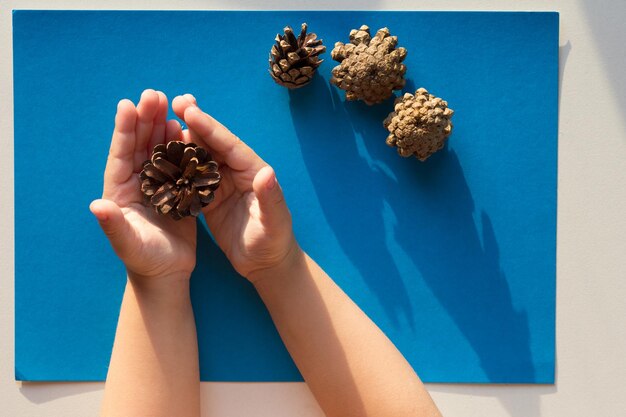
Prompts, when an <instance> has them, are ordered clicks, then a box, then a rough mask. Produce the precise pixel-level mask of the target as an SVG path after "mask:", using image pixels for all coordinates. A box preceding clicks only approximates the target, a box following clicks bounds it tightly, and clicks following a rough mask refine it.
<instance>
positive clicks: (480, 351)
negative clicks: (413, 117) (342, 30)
mask: <svg viewBox="0 0 626 417" xmlns="http://www.w3.org/2000/svg"><path fill="white" fill-rule="evenodd" d="M415 89H416V88H415V85H414V84H413V83H412V82H410V81H408V82H407V85H406V87H405V89H404V91H406V92H411V93H414V92H415ZM391 100H392V99H390V101H389V103H387V102H386V103H383V104H380V105H377V106H366V105H365V104H363V103H349V102H346V103H345V105H344V107H345V110H346V113H347V114H348V116H349V118H350V121H351V124H352V126H353V129H354V131H356V132H358V133H359V134H360V135H361V136H362V139H363V144H364V146H365V147H366V152H367V153H368V154H370V155H373V157H374V159H375V161H374V164H375V165H377V166H380V167H383V168H381V170H385V171H387V172H391V173H392V174H391V175H387V176H382V177H381V178H384V179H385V181H386V182H385V183H384V184H383V185H382V186H381V187H379V189H380V190H381V191H382V197H383V199H384V201H386V203H387V204H388V205H389V207H390V209H391V210H392V211H393V212H394V214H395V217H396V218H398V219H401V221H400V222H399V223H398V226H397V227H395V228H394V230H393V233H392V238H393V241H394V243H395V244H397V245H399V246H400V247H402V248H403V249H404V252H405V253H406V254H407V255H408V256H409V257H410V258H411V260H412V262H413V264H414V265H415V266H416V268H417V269H418V270H419V271H420V273H421V276H422V279H423V280H424V281H425V283H426V284H427V286H428V287H429V288H430V290H431V291H432V293H433V294H434V295H435V297H436V298H437V300H438V301H439V302H440V304H441V305H442V306H443V307H444V308H445V310H446V311H447V313H448V315H449V316H450V318H451V319H452V320H453V321H454V323H455V324H456V326H457V327H458V329H459V330H460V331H461V333H462V334H463V336H464V337H465V339H466V340H467V341H468V342H469V344H470V345H471V347H472V348H473V350H474V352H475V353H476V355H477V356H478V358H479V359H480V364H481V367H482V368H483V370H484V372H485V374H486V375H487V379H488V380H489V381H491V382H494V383H497V382H510V381H511V377H512V376H513V377H514V379H515V382H519V383H532V382H534V381H535V373H536V372H535V368H534V365H533V358H532V353H531V350H530V342H531V341H530V329H529V324H528V317H527V314H526V312H525V311H523V310H521V311H519V310H517V309H516V308H515V307H514V305H513V301H512V297H511V290H510V287H509V284H508V282H507V279H506V276H505V275H504V273H503V271H502V269H501V268H500V260H499V249H498V244H497V239H496V234H495V232H494V229H493V226H492V222H491V220H490V218H489V215H488V213H487V212H485V211H481V213H480V224H481V227H480V228H479V227H478V226H477V224H476V223H477V222H476V221H475V220H474V211H475V206H474V201H473V198H472V195H471V191H470V189H469V186H468V184H467V181H466V179H465V176H464V174H463V169H462V167H461V165H460V163H459V160H458V157H457V155H456V153H455V152H454V150H451V149H450V148H449V147H447V146H446V147H445V148H444V149H442V150H441V151H439V152H437V153H436V154H435V155H433V156H431V157H430V159H428V160H427V161H425V162H420V161H418V160H417V159H415V158H407V159H402V158H400V157H399V156H398V155H397V154H396V152H395V150H394V149H390V148H388V147H387V145H386V144H385V143H384V138H385V137H386V135H387V134H388V132H387V131H386V130H385V129H384V128H383V126H382V123H381V121H382V120H383V119H384V118H385V117H386V116H387V114H388V113H389V112H390V111H392V109H393V105H392V104H391V103H392V101H391ZM451 139H452V140H459V141H461V140H463V138H455V137H454V133H453V135H452V136H451ZM389 167H392V168H393V169H391V168H389ZM406 207H410V208H411V211H410V213H407V210H406ZM472 294H477V295H479V296H478V297H472ZM459 382H462V381H459ZM533 403H534V404H533V405H532V406H531V407H527V408H526V411H528V410H529V409H530V408H532V409H534V410H535V411H536V412H537V413H538V412H539V403H538V398H534V399H533ZM511 414H512V415H513V414H514V411H513V408H511ZM533 415H534V414H533Z"/></svg>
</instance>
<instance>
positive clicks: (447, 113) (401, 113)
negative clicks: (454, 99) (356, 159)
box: [383, 88, 454, 161]
mask: <svg viewBox="0 0 626 417" xmlns="http://www.w3.org/2000/svg"><path fill="white" fill-rule="evenodd" d="M453 114H454V111H453V110H452V109H449V108H448V103H447V102H446V101H444V100H442V99H440V98H439V97H435V96H433V95H432V94H429V93H428V91H426V89H424V88H420V89H418V90H417V91H416V92H415V95H413V94H409V93H406V94H405V95H404V97H402V98H397V99H396V101H395V105H394V111H393V112H391V113H389V116H387V118H386V119H385V121H384V122H383V125H384V126H385V127H386V128H387V130H389V136H388V137H387V145H389V146H397V147H398V153H399V154H400V155H402V156H404V157H408V156H411V155H413V154H414V155H415V156H416V157H417V159H419V160H420V161H425V160H426V158H428V157H429V156H430V155H432V154H433V153H435V152H437V151H438V150H439V149H441V148H443V145H444V143H445V140H446V139H447V138H448V136H450V133H451V132H452V122H451V121H450V118H451V117H452V115H453Z"/></svg>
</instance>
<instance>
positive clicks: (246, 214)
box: [172, 94, 300, 282]
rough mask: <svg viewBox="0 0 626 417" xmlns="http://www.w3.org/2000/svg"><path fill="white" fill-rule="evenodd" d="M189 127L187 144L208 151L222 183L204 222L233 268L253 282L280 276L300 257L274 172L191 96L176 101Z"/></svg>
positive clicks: (174, 105)
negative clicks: (275, 275)
mask: <svg viewBox="0 0 626 417" xmlns="http://www.w3.org/2000/svg"><path fill="white" fill-rule="evenodd" d="M172 107H173V109H174V112H175V113H176V115H177V116H178V117H179V118H181V119H182V120H184V122H185V123H186V124H187V126H188V129H187V130H184V131H183V140H184V141H187V142H194V143H196V144H198V145H200V146H203V147H205V148H207V150H208V151H209V152H210V153H211V155H212V157H213V159H215V160H216V161H217V162H218V163H219V164H220V168H219V170H220V173H221V175H222V181H221V184H220V187H219V188H218V189H217V191H216V192H215V200H214V201H213V202H212V203H210V204H209V205H208V206H207V207H205V208H204V210H203V213H204V215H205V219H206V223H207V225H208V227H209V229H210V230H211V233H212V234H213V236H214V237H215V240H216V242H217V244H218V245H219V247H220V248H221V249H222V251H224V253H225V254H226V256H227V257H228V259H229V260H230V262H231V263H232V265H233V267H234V268H235V269H236V270H237V272H239V273H240V274H241V275H243V276H244V277H246V278H248V279H249V280H250V281H252V282H255V281H257V280H258V279H260V278H262V277H264V276H267V275H268V274H269V275H271V274H275V273H279V271H280V268H282V267H285V266H288V264H289V263H291V262H293V261H295V259H297V258H298V257H299V255H300V248H299V246H298V244H297V243H296V240H295V237H294V234H293V230H292V224H291V214H290V213H289V210H288V208H287V205H286V203H285V200H284V198H283V192H282V190H281V187H280V185H279V184H278V181H277V180H276V175H275V173H274V170H273V169H272V168H271V167H270V166H269V165H268V164H267V163H266V162H265V161H263V160H262V159H261V158H260V157H259V156H258V155H257V154H256V153H254V151H253V150H252V149H251V148H250V147H249V146H247V145H246V144H245V143H243V142H242V141H241V140H240V139H239V138H237V137H236V136H235V135H234V134H233V133H231V132H230V131H229V130H228V129H226V128H225V127H224V126H222V125H221V124H220V123H219V122H217V121H216V120H215V119H213V118H212V117H211V116H209V115H208V114H206V113H204V112H203V111H202V110H200V108H199V107H198V104H197V102H196V99H195V98H194V97H193V96H192V95H190V94H185V95H184V96H178V97H176V98H175V99H174V100H173V102H172Z"/></svg>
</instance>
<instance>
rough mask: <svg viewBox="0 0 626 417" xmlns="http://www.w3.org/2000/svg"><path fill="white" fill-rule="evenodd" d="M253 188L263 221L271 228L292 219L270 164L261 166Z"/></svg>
mask: <svg viewBox="0 0 626 417" xmlns="http://www.w3.org/2000/svg"><path fill="white" fill-rule="evenodd" d="M252 189H253V190H254V194H255V195H256V198H257V200H258V202H259V210H260V212H261V213H260V215H261V222H262V223H263V225H264V226H266V227H268V228H269V229H270V230H271V229H273V228H275V227H276V228H279V227H280V226H282V225H284V224H285V223H288V222H289V221H290V219H291V215H290V213H289V209H288V208H287V204H286V203H285V197H284V196H283V190H282V189H281V188H280V185H279V184H278V181H277V179H276V174H275V173H274V170H273V169H272V167H270V166H269V165H267V166H265V167H263V168H261V169H260V170H259V172H257V174H256V176H255V177H254V180H253V181H252Z"/></svg>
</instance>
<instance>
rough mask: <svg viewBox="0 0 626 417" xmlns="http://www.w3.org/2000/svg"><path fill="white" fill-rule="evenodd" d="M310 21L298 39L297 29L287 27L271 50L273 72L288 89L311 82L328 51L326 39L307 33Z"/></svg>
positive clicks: (278, 80) (271, 68)
mask: <svg viewBox="0 0 626 417" xmlns="http://www.w3.org/2000/svg"><path fill="white" fill-rule="evenodd" d="M306 30H307V24H306V23H303V24H302V30H301V31H300V35H298V37H297V38H296V35H294V33H293V29H291V27H289V26H287V27H286V28H285V29H284V31H285V34H284V35H281V34H277V35H276V39H275V40H276V43H275V44H274V46H272V50H271V51H270V58H269V62H270V75H271V76H272V78H273V79H274V81H276V82H277V83H278V84H280V85H282V86H284V87H287V88H299V87H302V86H304V85H306V84H308V83H309V82H310V81H311V79H312V78H313V75H315V70H316V69H317V67H319V66H320V64H321V63H322V61H323V59H319V55H320V54H323V53H324V52H326V47H325V46H324V45H322V40H321V39H317V35H316V34H315V33H308V34H307V33H306Z"/></svg>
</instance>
